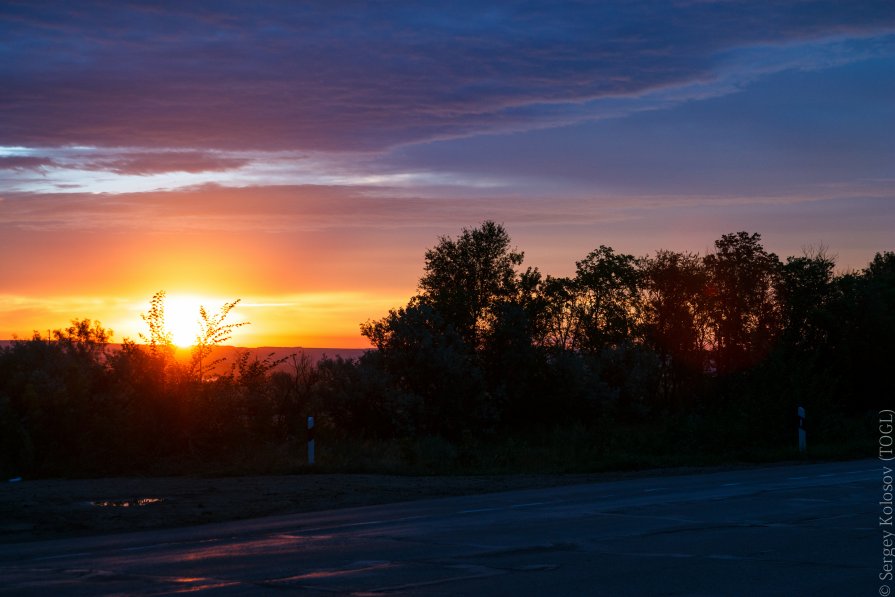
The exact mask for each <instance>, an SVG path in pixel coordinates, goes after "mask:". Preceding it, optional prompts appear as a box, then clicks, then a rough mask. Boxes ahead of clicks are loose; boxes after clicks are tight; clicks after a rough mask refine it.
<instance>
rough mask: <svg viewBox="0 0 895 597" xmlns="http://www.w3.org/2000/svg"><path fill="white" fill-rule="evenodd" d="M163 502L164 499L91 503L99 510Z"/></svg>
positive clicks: (98, 501)
mask: <svg viewBox="0 0 895 597" xmlns="http://www.w3.org/2000/svg"><path fill="white" fill-rule="evenodd" d="M163 501H165V498H137V499H133V500H97V501H95V502H91V503H92V504H93V505H94V506H99V507H100V508H130V507H131V506H148V505H150V504H159V503H161V502H163Z"/></svg>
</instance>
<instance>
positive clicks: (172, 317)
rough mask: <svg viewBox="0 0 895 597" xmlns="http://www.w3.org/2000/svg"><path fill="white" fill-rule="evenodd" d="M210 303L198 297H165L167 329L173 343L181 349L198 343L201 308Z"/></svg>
mask: <svg viewBox="0 0 895 597" xmlns="http://www.w3.org/2000/svg"><path fill="white" fill-rule="evenodd" d="M203 305H205V306H206V308H207V305H208V301H206V300H202V299H200V298H199V297H196V296H185V295H175V296H166V297H165V327H166V328H167V329H168V331H169V332H171V341H172V342H173V343H174V344H175V345H176V346H179V347H180V348H186V347H189V346H192V345H194V344H195V343H196V337H197V336H198V335H199V319H200V318H199V308H200V307H201V306H203Z"/></svg>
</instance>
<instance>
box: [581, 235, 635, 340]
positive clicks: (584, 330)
mask: <svg viewBox="0 0 895 597" xmlns="http://www.w3.org/2000/svg"><path fill="white" fill-rule="evenodd" d="M575 267H576V272H575V281H574V292H575V310H576V317H577V320H578V327H579V330H578V334H579V335H580V338H579V340H578V345H579V346H580V348H582V349H584V350H587V351H589V352H591V353H594V354H599V353H600V351H602V350H603V349H605V348H611V347H617V346H620V345H621V344H623V343H625V342H627V341H630V340H631V339H632V338H633V336H634V335H635V333H636V332H637V324H638V321H639V318H640V309H641V305H640V296H639V285H640V271H639V269H638V260H637V259H636V258H635V257H634V256H633V255H625V254H623V253H616V252H615V251H613V250H612V248H611V247H607V246H605V245H600V248H599V249H596V250H595V251H591V252H590V253H589V254H588V255H587V257H585V258H584V259H582V260H581V261H578V262H577V263H576V264H575Z"/></svg>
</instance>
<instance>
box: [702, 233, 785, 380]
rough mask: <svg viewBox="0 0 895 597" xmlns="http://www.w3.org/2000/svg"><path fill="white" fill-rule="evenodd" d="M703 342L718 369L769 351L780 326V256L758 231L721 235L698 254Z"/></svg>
mask: <svg viewBox="0 0 895 597" xmlns="http://www.w3.org/2000/svg"><path fill="white" fill-rule="evenodd" d="M703 264H704V266H705V271H706V281H707V284H706V288H705V290H704V294H705V299H706V300H705V303H704V305H705V314H706V316H707V324H708V332H709V333H708V334H707V340H708V341H709V343H710V345H711V356H712V361H713V365H714V368H715V370H716V371H717V373H718V374H719V375H720V374H726V373H730V372H732V371H736V370H739V369H743V368H745V367H748V366H750V365H754V364H755V363H757V362H758V361H759V360H761V359H762V358H763V357H764V356H765V355H767V354H768V352H769V350H770V348H771V345H772V344H773V342H774V340H775V339H776V338H777V336H778V335H779V332H780V328H781V313H780V308H779V307H780V304H779V301H778V297H777V294H776V291H777V289H778V288H779V287H780V270H781V264H780V260H779V259H778V258H777V256H776V255H775V254H773V253H768V252H767V251H765V250H764V247H763V246H762V245H761V235H760V234H758V233H757V232H756V233H755V234H751V235H750V234H749V233H747V232H737V233H736V234H725V235H723V236H722V237H721V238H720V239H719V240H717V241H715V252H714V253H711V254H709V255H706V256H705V257H704V258H703Z"/></svg>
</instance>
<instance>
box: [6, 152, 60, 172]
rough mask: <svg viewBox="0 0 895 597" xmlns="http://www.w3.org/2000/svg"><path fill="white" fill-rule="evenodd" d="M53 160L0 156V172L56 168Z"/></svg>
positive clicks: (24, 156)
mask: <svg viewBox="0 0 895 597" xmlns="http://www.w3.org/2000/svg"><path fill="white" fill-rule="evenodd" d="M56 166H58V164H57V163H56V162H55V160H53V159H51V158H46V157H38V156H27V155H10V156H6V155H4V156H0V170H38V171H39V170H43V169H44V168H52V167H56Z"/></svg>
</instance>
